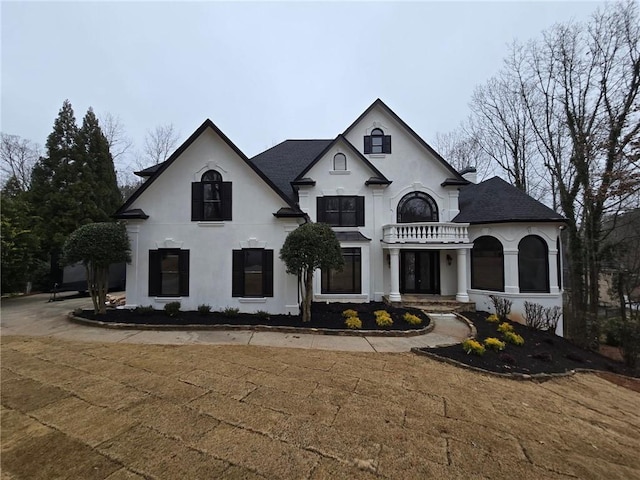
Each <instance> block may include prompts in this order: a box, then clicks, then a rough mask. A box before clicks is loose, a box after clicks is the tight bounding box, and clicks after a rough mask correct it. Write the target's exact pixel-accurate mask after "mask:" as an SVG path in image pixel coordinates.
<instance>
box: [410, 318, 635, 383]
mask: <svg viewBox="0 0 640 480" xmlns="http://www.w3.org/2000/svg"><path fill="white" fill-rule="evenodd" d="M464 316H465V317H466V318H468V319H469V320H471V321H472V322H473V324H474V325H475V327H476V330H477V334H476V340H478V342H479V343H481V344H484V340H485V339H487V338H497V339H499V340H501V341H503V340H504V335H503V334H502V333H500V332H499V331H498V326H499V325H500V323H501V322H497V323H491V322H488V321H487V317H488V316H489V314H488V313H486V312H465V314H464ZM507 323H509V324H510V325H511V326H512V327H513V330H514V331H515V333H516V334H517V335H519V336H520V337H522V339H523V340H524V344H522V345H519V346H518V345H513V344H511V343H506V344H505V348H504V350H501V351H495V350H491V349H490V348H486V349H485V352H484V354H482V355H477V354H475V353H473V352H471V353H467V352H465V350H464V348H463V346H462V345H453V346H450V347H441V348H420V349H418V350H419V351H420V352H427V353H429V354H431V355H436V356H438V357H444V358H446V359H450V360H454V361H456V362H460V363H463V364H465V365H468V366H471V367H476V368H480V369H483V370H488V371H490V372H496V373H517V374H526V375H535V374H549V373H564V372H568V371H571V370H575V369H593V370H601V371H605V372H613V373H619V374H623V375H629V376H639V372H638V371H637V370H636V371H635V372H632V371H630V370H629V369H627V368H626V367H625V365H624V364H623V363H622V362H617V361H615V360H612V359H610V358H607V357H605V356H603V355H600V354H598V353H596V352H593V351H590V350H584V349H582V348H580V347H578V346H576V345H574V344H573V343H571V342H570V341H568V340H566V339H564V338H562V337H558V336H557V335H554V334H553V333H550V332H546V331H542V330H536V329H534V328H530V327H527V326H526V325H522V324H519V323H514V322H507Z"/></svg>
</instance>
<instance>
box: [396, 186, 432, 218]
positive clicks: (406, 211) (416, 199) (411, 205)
mask: <svg viewBox="0 0 640 480" xmlns="http://www.w3.org/2000/svg"><path fill="white" fill-rule="evenodd" d="M397 221H398V223H415V222H437V221H438V206H437V205H436V202H435V201H434V200H433V198H431V197H430V196H429V195H427V194H426V193H423V192H411V193H409V194H407V195H405V196H404V197H402V199H401V200H400V202H399V203H398V211H397Z"/></svg>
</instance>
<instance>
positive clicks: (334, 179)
mask: <svg viewBox="0 0 640 480" xmlns="http://www.w3.org/2000/svg"><path fill="white" fill-rule="evenodd" d="M137 173H138V174H139V175H140V176H143V177H145V178H146V181H145V182H144V183H143V184H142V185H141V187H140V188H139V189H138V190H137V191H136V192H135V193H134V194H133V195H132V196H131V197H130V198H129V199H128V200H127V202H126V203H125V204H124V205H123V206H122V207H121V208H120V209H119V210H118V212H117V213H116V218H119V219H121V220H123V221H124V222H126V224H127V230H128V233H129V236H130V240H131V247H132V262H131V264H130V265H128V266H127V287H126V289H127V292H126V293H127V304H128V305H130V306H135V305H153V306H154V307H156V308H162V307H163V304H165V303H167V302H170V301H180V302H181V303H182V307H183V309H187V310H189V309H196V308H197V306H198V305H200V304H208V305H210V306H211V307H212V308H213V309H222V308H225V307H237V308H239V309H240V310H241V311H246V312H254V311H257V310H263V311H268V312H270V313H292V314H297V313H298V311H299V310H298V290H297V279H296V278H295V277H294V276H292V275H289V274H287V273H286V271H285V270H286V269H285V265H284V264H283V263H282V262H281V261H280V259H279V258H278V254H279V251H280V248H281V247H282V245H283V243H284V240H285V238H286V236H287V234H288V233H289V232H291V231H292V230H294V229H295V228H297V227H298V225H300V224H301V223H303V222H306V221H312V222H316V221H317V222H325V223H328V224H330V225H331V226H332V227H333V228H334V230H335V232H336V234H337V236H338V239H339V240H340V243H341V246H342V248H343V255H344V258H345V268H344V270H343V271H341V272H334V271H328V272H326V271H325V272H320V271H318V272H316V276H315V279H314V296H315V300H316V301H349V302H367V301H381V300H383V299H386V300H388V301H391V302H399V301H402V298H403V296H405V295H412V296H413V295H424V296H425V298H429V297H428V296H439V297H451V298H455V299H456V300H457V301H459V302H475V304H476V305H477V307H478V309H482V310H491V303H490V301H489V295H492V294H494V295H499V296H503V297H506V298H509V299H510V300H512V301H513V309H512V312H513V313H514V315H515V317H517V316H518V314H519V313H520V312H522V310H523V303H524V301H525V300H529V301H531V302H535V303H539V304H542V305H544V306H555V305H558V306H562V296H561V285H560V283H559V282H560V278H559V275H558V272H559V271H561V270H560V260H559V259H560V256H559V248H560V242H559V234H560V229H561V227H562V225H563V218H562V216H560V215H559V214H557V213H556V212H554V211H552V210H551V209H549V208H547V207H546V206H544V205H543V204H541V203H539V202H537V201H535V200H534V199H532V198H531V197H529V196H527V195H526V194H524V193H522V192H521V191H519V190H517V189H516V188H514V187H512V186H510V185H509V184H507V183H506V182H504V181H503V180H501V179H499V178H497V177H494V178H491V179H489V180H486V181H484V182H481V183H476V178H475V170H474V169H467V170H466V171H463V172H457V171H456V170H455V169H454V168H453V167H452V166H451V165H449V164H448V163H447V162H446V161H445V160H444V159H443V158H442V157H441V156H440V155H439V154H438V153H437V152H436V151H435V150H434V149H433V148H431V147H430V146H429V145H428V144H427V143H426V142H425V141H424V140H422V139H421V138H420V136H418V135H417V134H416V133H415V132H414V131H413V130H412V129H411V128H410V127H409V126H408V125H407V124H406V123H404V121H402V120H401V119H400V117H398V116H397V115H396V114H395V113H394V112H393V111H392V110H391V109H390V108H389V107H387V106H386V105H385V104H384V103H383V102H382V101H381V100H376V101H375V102H374V103H373V104H372V105H371V106H370V107H369V108H367V109H366V110H365V112H364V113H363V114H362V115H360V116H359V117H358V118H357V119H356V120H355V121H354V122H353V123H352V124H351V125H350V126H349V127H348V128H347V129H346V130H345V131H344V132H342V133H340V134H338V135H337V137H335V138H333V139H326V140H318V139H314V140H287V141H284V142H282V143H280V144H279V145H276V146H275V147H273V148H270V149H269V150H267V151H265V152H263V153H261V154H259V155H257V156H255V157H253V158H251V159H249V158H247V157H246V156H245V155H244V154H243V153H242V151H241V150H240V149H239V148H238V147H237V146H236V145H234V144H233V142H232V141H231V140H230V139H229V138H227V137H226V136H225V135H224V133H222V131H221V130H220V129H218V127H216V125H214V124H213V122H211V121H210V120H206V121H205V122H204V123H203V124H202V125H201V126H200V127H199V128H198V129H197V130H196V131H195V132H194V133H193V134H192V135H191V136H190V137H189V138H188V139H187V140H186V141H185V142H184V143H183V144H182V145H181V146H180V147H179V148H178V149H177V150H176V151H175V152H174V153H173V155H171V156H170V157H169V158H168V159H167V160H166V161H165V162H163V163H161V164H159V165H154V166H152V167H150V168H147V169H145V170H143V171H141V172H137ZM558 331H559V333H561V332H562V325H561V324H560V325H559V327H558Z"/></svg>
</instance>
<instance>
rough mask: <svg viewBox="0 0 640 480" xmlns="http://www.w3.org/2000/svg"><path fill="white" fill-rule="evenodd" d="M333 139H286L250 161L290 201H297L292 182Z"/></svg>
mask: <svg viewBox="0 0 640 480" xmlns="http://www.w3.org/2000/svg"><path fill="white" fill-rule="evenodd" d="M332 142H333V140H285V141H284V142H282V143H279V144H278V145H276V146H274V147H271V148H270V149H269V150H265V151H264V152H262V153H259V154H258V155H256V156H255V157H253V158H252V159H251V160H250V161H251V163H252V164H253V165H255V166H256V167H257V168H258V169H259V170H260V171H262V172H263V174H264V175H266V176H267V177H268V178H269V179H271V181H272V182H273V184H274V185H276V187H277V188H278V189H279V190H280V192H281V195H286V196H287V197H288V198H289V200H290V201H292V202H295V195H294V192H293V188H292V187H291V182H293V181H294V180H295V179H296V178H297V177H298V176H299V173H300V172H302V171H303V170H305V169H306V168H307V166H308V165H309V164H310V163H311V162H313V161H314V160H315V159H316V157H317V156H318V155H319V154H320V152H322V151H324V150H325V148H326V147H327V145H329V144H331V143H332Z"/></svg>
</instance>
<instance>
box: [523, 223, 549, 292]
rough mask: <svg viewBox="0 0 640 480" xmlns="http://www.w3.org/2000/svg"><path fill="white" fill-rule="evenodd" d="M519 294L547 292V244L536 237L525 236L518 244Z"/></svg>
mask: <svg viewBox="0 0 640 480" xmlns="http://www.w3.org/2000/svg"><path fill="white" fill-rule="evenodd" d="M518 280H519V283H520V292H548V291H549V255H548V249H547V243H546V242H545V241H544V240H543V239H542V238H540V237H538V236H537V235H527V236H526V237H524V238H523V239H522V240H520V243H519V244H518Z"/></svg>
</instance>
